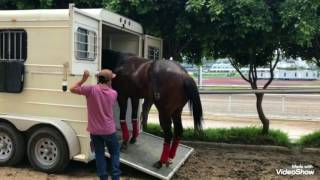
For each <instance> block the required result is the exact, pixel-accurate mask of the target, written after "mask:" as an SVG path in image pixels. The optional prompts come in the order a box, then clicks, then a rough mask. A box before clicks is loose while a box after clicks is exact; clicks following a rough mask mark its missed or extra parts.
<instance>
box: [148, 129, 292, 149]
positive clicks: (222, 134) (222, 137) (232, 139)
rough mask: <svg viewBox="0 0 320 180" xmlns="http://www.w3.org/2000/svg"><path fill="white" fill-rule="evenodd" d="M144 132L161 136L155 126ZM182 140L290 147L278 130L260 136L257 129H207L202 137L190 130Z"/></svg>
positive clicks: (185, 131) (283, 134)
mask: <svg viewBox="0 0 320 180" xmlns="http://www.w3.org/2000/svg"><path fill="white" fill-rule="evenodd" d="M145 132H148V133H151V134H154V135H157V136H161V137H162V136H163V132H162V129H161V128H160V126H159V125H157V124H148V128H147V129H146V130H145ZM182 140H187V141H207V142H223V143H232V144H255V145H278V146H290V140H289V138H288V135H287V134H286V133H284V132H281V131H280V130H270V131H269V133H268V134H267V135H262V134H261V129H260V128H257V127H245V128H230V129H227V128H214V129H213V128H209V129H204V133H203V134H202V135H196V134H195V133H194V131H193V129H192V128H188V129H184V132H183V137H182Z"/></svg>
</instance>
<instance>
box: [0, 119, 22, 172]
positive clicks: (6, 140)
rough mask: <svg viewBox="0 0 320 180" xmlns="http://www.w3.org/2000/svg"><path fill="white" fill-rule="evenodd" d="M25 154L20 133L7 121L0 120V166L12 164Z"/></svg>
mask: <svg viewBox="0 0 320 180" xmlns="http://www.w3.org/2000/svg"><path fill="white" fill-rule="evenodd" d="M24 155H25V141H24V139H23V136H22V134H21V133H20V132H19V131H18V130H16V129H15V128H14V127H13V126H12V125H10V124H8V123H3V122H0V166H14V165H16V164H18V163H19V162H21V160H22V159H23V157H24Z"/></svg>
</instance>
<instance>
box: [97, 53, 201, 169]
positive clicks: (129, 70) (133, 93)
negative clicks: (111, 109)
mask: <svg viewBox="0 0 320 180" xmlns="http://www.w3.org/2000/svg"><path fill="white" fill-rule="evenodd" d="M102 57H103V60H102V69H105V68H108V69H111V70H112V71H113V72H114V73H115V74H116V75H117V76H116V78H115V79H114V80H113V82H112V87H113V88H114V89H115V90H116V91H117V92H118V104H119V107H120V125H121V129H122V138H123V142H122V146H121V148H122V150H125V149H126V148H127V146H128V141H129V131H128V128H127V124H126V121H125V117H126V110H127V100H128V98H130V99H131V103H132V115H131V117H132V126H133V131H132V137H131V139H130V143H135V142H136V139H137V137H138V134H139V123H138V120H137V117H138V116H137V115H138V106H139V99H142V98H143V99H144V103H143V108H142V109H143V110H142V116H141V117H142V124H143V125H144V127H145V126H146V124H147V117H148V113H149V110H150V107H151V106H152V105H153V104H155V106H156V108H157V110H158V112H159V121H160V126H161V128H162V130H163V132H164V144H163V150H162V155H161V158H160V161H158V162H157V163H156V164H155V167H157V168H161V167H162V165H163V164H166V165H168V164H169V163H170V161H171V160H172V159H174V157H175V154H176V150H177V147H178V145H179V141H180V138H181V136H182V131H183V127H182V122H181V113H182V109H183V107H184V106H185V104H186V103H187V102H188V101H189V103H190V106H191V107H192V108H191V110H192V111H193V117H194V127H195V131H196V132H198V133H200V132H201V131H202V105H201V101H200V96H199V92H198V89H197V86H196V83H195V81H194V80H193V79H192V77H190V75H189V74H188V73H187V72H186V70H185V69H183V68H182V67H181V66H180V65H179V64H177V63H175V62H173V61H168V60H156V61H152V60H148V59H144V58H140V57H137V56H134V55H132V54H126V53H120V52H116V51H112V50H103V53H102ZM172 123H173V125H174V134H172V131H171V125H172ZM172 138H173V141H172ZM171 141H172V142H171Z"/></svg>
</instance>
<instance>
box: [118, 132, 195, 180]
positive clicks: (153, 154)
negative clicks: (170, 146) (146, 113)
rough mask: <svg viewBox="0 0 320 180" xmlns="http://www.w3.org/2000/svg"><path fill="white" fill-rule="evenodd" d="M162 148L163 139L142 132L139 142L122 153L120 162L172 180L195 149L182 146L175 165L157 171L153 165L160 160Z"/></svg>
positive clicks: (174, 162)
mask: <svg viewBox="0 0 320 180" xmlns="http://www.w3.org/2000/svg"><path fill="white" fill-rule="evenodd" d="M162 147H163V139H162V138H160V137H157V136H154V135H151V134H148V133H145V132H141V133H140V135H139V137H138V139H137V142H136V143H135V144H130V145H129V147H128V150H127V151H126V152H125V153H121V155H120V161H121V163H123V164H126V165H128V166H130V167H133V168H135V169H137V170H139V171H142V172H145V173H147V174H149V175H152V176H154V177H157V178H159V179H165V180H167V179H171V178H172V176H173V175H174V173H175V172H176V171H177V170H178V169H179V168H180V167H181V165H183V163H184V162H185V161H186V159H187V158H188V157H189V156H190V155H191V153H192V151H193V148H191V147H188V146H185V145H181V144H180V145H179V147H178V150H177V153H176V158H175V159H174V161H173V163H172V164H171V165H170V166H169V167H166V166H165V165H164V166H163V167H162V168H161V169H156V168H154V167H153V166H152V165H153V164H154V163H155V162H157V161H158V160H159V158H160V155H161V153H162Z"/></svg>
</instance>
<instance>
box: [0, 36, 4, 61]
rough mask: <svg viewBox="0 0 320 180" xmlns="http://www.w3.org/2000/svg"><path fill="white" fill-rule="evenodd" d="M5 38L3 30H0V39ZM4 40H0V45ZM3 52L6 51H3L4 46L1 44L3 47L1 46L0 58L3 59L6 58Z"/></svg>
mask: <svg viewBox="0 0 320 180" xmlns="http://www.w3.org/2000/svg"><path fill="white" fill-rule="evenodd" d="M3 39H4V37H3V32H0V40H2V41H3ZM2 41H0V45H2V43H1V42H2ZM3 54H4V53H3V47H2V46H1V47H0V59H1V60H2V59H4V58H3Z"/></svg>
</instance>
